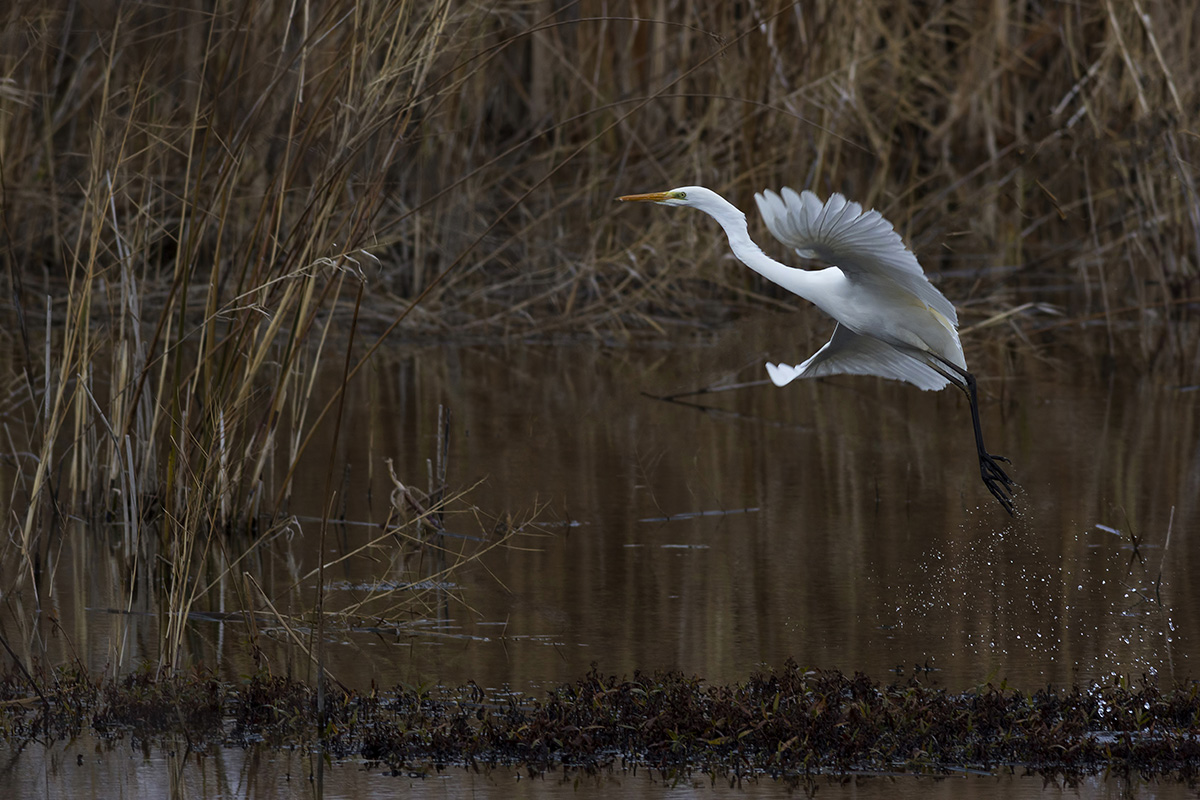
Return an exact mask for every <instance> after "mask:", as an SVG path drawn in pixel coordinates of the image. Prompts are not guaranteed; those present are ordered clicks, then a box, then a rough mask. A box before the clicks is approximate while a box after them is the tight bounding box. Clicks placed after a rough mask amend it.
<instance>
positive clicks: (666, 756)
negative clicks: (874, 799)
mask: <svg viewBox="0 0 1200 800" xmlns="http://www.w3.org/2000/svg"><path fill="white" fill-rule="evenodd" d="M56 686H57V688H56V690H55V691H54V692H53V693H52V695H51V696H50V697H48V698H44V700H43V701H42V702H41V703H39V702H32V701H35V700H36V698H32V697H30V696H28V695H27V694H26V693H24V692H20V691H17V692H14V689H16V688H17V687H16V686H15V685H14V683H13V682H12V681H11V680H10V681H9V682H7V683H6V684H4V687H5V691H4V695H5V696H4V697H3V698H0V700H2V701H3V702H0V727H2V729H3V733H4V735H5V737H7V738H8V739H9V740H13V741H17V742H22V743H24V742H28V741H31V740H43V741H44V740H47V739H64V738H74V737H77V736H79V735H80V733H82V732H83V731H85V730H87V729H90V730H91V732H92V733H93V734H94V735H96V736H98V737H101V738H102V739H110V740H115V739H121V738H129V739H132V740H134V741H137V742H142V743H143V746H145V744H151V743H155V742H162V743H164V744H166V745H168V746H172V747H178V746H179V745H180V744H181V743H184V742H186V745H187V748H188V750H189V751H195V752H201V753H202V752H204V751H205V750H207V749H208V748H210V747H213V746H222V745H232V746H238V747H252V746H262V745H265V746H269V747H287V748H294V747H310V748H315V747H316V746H317V744H318V742H319V743H320V747H321V749H322V750H323V752H325V753H328V754H330V755H332V756H334V757H335V758H339V759H344V760H350V761H357V762H360V763H364V764H365V765H366V766H367V767H368V768H369V769H376V770H383V771H387V772H391V773H392V774H398V775H425V774H428V773H430V772H432V771H433V770H437V771H442V770H445V769H447V768H455V767H457V768H463V767H465V768H474V769H476V770H478V769H480V768H481V767H496V766H507V767H518V768H521V769H525V770H528V771H529V773H530V774H540V773H543V772H546V771H549V770H556V769H563V770H564V771H569V770H580V771H583V772H587V773H595V772H597V771H603V770H611V769H614V768H615V769H625V770H628V769H632V770H637V769H638V768H639V767H646V768H649V769H651V770H657V771H659V772H660V773H661V774H662V776H663V778H664V779H667V780H670V779H675V780H679V779H683V778H687V777H691V776H693V775H697V774H698V775H707V776H709V777H710V778H711V779H712V780H713V781H718V780H720V781H729V782H734V781H743V780H759V779H763V778H773V779H778V780H785V781H789V782H793V783H795V782H799V781H801V780H803V779H812V778H815V777H817V776H822V775H835V776H836V775H844V774H848V773H865V774H900V773H907V774H914V775H943V774H947V773H954V772H960V773H961V772H962V771H964V770H966V771H980V770H985V771H990V770H994V769H997V768H1004V767H1013V766H1017V765H1021V766H1023V767H1025V768H1028V769H1030V770H1033V771H1035V772H1037V773H1039V774H1042V775H1044V776H1046V777H1047V778H1054V777H1058V776H1062V777H1064V778H1065V779H1066V780H1067V781H1071V780H1075V779H1078V778H1080V777H1083V776H1087V775H1093V774H1096V773H1099V772H1104V773H1108V774H1114V775H1126V776H1130V775H1132V776H1139V777H1141V778H1143V779H1150V778H1172V779H1178V780H1186V781H1189V782H1192V781H1195V780H1196V778H1197V776H1198V775H1200V738H1197V735H1196V731H1197V728H1200V696H1198V694H1197V688H1196V686H1195V685H1194V684H1193V685H1190V686H1180V687H1176V688H1174V689H1171V690H1160V689H1159V688H1158V687H1157V686H1156V685H1155V684H1154V683H1153V682H1149V683H1146V684H1145V685H1143V686H1141V687H1136V686H1133V685H1131V684H1128V683H1126V682H1125V681H1124V680H1114V681H1113V682H1112V683H1110V684H1107V685H1093V686H1090V687H1087V688H1085V689H1081V688H1075V689H1073V690H1071V691H1054V690H1050V689H1043V690H1038V691H1035V692H1029V693H1026V692H1022V691H1018V690H1014V689H1011V688H1007V687H1003V686H1001V687H996V686H992V685H990V684H989V685H986V686H980V687H977V688H976V689H974V690H971V691H967V692H962V693H958V694H954V693H949V692H946V691H945V690H943V689H936V688H931V687H929V686H925V685H923V684H921V683H920V682H918V681H916V680H915V679H914V680H912V681H910V682H909V683H907V684H902V685H892V686H883V685H880V684H878V683H876V682H874V681H872V680H870V679H868V678H866V677H865V676H862V675H855V676H853V677H851V676H847V675H843V674H841V673H839V672H817V671H811V670H804V669H801V668H799V667H798V666H797V665H796V664H795V663H788V664H787V665H785V666H784V667H783V668H782V669H781V670H779V671H774V672H769V673H763V674H756V675H753V676H751V677H750V678H749V679H748V680H746V681H745V682H743V683H739V684H736V685H730V686H710V685H707V684H705V683H703V682H702V681H700V680H699V679H697V678H688V677H685V676H684V675H682V674H679V673H667V674H659V675H654V676H648V675H641V674H638V675H634V676H633V678H631V679H618V678H616V677H613V676H607V675H603V674H601V673H599V672H598V671H596V670H595V669H593V670H592V672H591V673H589V674H588V675H587V676H585V677H583V678H581V679H579V680H577V681H575V682H573V683H571V684H567V685H563V686H559V687H557V688H555V689H553V690H551V691H550V692H548V693H547V694H546V696H544V697H532V696H526V695H522V694H519V693H514V692H510V691H503V692H485V691H484V690H483V689H481V688H480V687H478V686H475V685H472V686H468V687H464V688H462V689H460V690H457V691H439V692H433V693H431V692H429V691H426V690H422V689H412V688H399V687H398V688H396V689H394V690H392V691H388V692H372V693H369V694H359V693H355V692H334V691H330V692H328V695H327V697H328V704H327V707H326V709H325V711H324V714H323V716H322V715H319V714H318V710H317V709H318V700H317V696H316V693H315V692H314V691H313V690H312V689H311V688H310V687H309V686H307V685H306V684H302V683H299V682H296V681H294V680H290V679H286V678H279V677H271V676H269V675H266V674H259V675H256V676H254V677H253V678H251V679H249V680H247V681H245V682H243V683H239V684H237V685H232V686H226V685H222V684H221V683H220V682H219V681H216V680H214V679H213V678H212V677H211V676H206V675H203V674H193V675H179V674H177V675H173V676H169V677H166V678H162V679H156V678H155V676H153V675H152V674H150V673H146V672H138V673H134V674H131V675H129V676H127V677H125V678H123V679H121V680H119V681H115V680H114V681H107V682H105V683H103V684H102V685H96V684H93V683H91V682H89V681H87V680H83V679H81V677H80V676H79V675H77V674H74V673H69V672H64V673H61V674H60V675H59V676H58V679H57V681H56ZM322 718H323V720H324V721H323V723H322V722H319V721H318V720H319V719H322Z"/></svg>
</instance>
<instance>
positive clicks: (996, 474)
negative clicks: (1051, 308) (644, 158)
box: [618, 186, 1014, 514]
mask: <svg viewBox="0 0 1200 800" xmlns="http://www.w3.org/2000/svg"><path fill="white" fill-rule="evenodd" d="M618 199H619V200H623V201H641V202H651V203H660V204H662V205H666V206H690V207H692V208H698V209H700V210H701V211H703V212H704V213H705V214H708V215H709V216H710V217H712V218H713V219H715V220H716V221H717V222H719V223H720V224H721V227H722V228H724V229H725V235H726V236H727V237H729V246H730V247H731V248H732V249H733V254H734V255H735V256H737V257H738V259H739V260H741V262H742V263H743V264H745V265H746V266H748V267H750V269H752V270H754V271H755V272H757V273H758V274H759V275H762V276H763V277H764V278H766V279H767V280H769V281H772V282H773V283H777V284H779V285H780V286H782V287H783V288H784V289H787V290H788V291H790V292H795V293H796V294H798V295H799V296H801V297H803V298H804V299H805V300H808V301H809V302H810V303H812V304H814V305H815V306H817V307H818V308H820V309H821V310H822V311H824V312H825V313H826V314H828V315H829V316H831V317H833V318H834V319H835V320H837V326H836V327H835V328H834V329H833V337H832V338H831V339H830V340H829V341H828V342H826V343H825V346H824V347H822V348H821V349H820V350H818V351H817V352H816V353H814V354H813V355H811V356H810V357H809V358H808V360H807V361H805V362H804V363H802V364H797V365H795V366H789V365H787V364H767V373H768V374H769V375H770V376H771V380H772V382H774V384H775V385H776V386H784V385H785V384H787V383H790V382H791V381H793V380H795V379H796V378H813V377H817V376H820V375H836V374H840V373H849V374H853V375H878V376H880V377H883V378H891V379H893V380H900V381H908V382H909V383H911V384H914V385H915V386H918V387H920V388H921V389H926V390H928V389H942V388H944V387H945V386H946V385H947V384H951V383H952V384H954V385H955V386H957V387H958V388H959V389H961V390H962V391H963V392H964V393H965V394H966V396H967V400H968V401H969V402H970V404H971V422H972V424H973V425H974V427H975V449H976V451H977V452H978V455H979V473H980V475H981V476H982V477H983V483H984V485H985V486H987V488H988V491H990V492H991V493H992V495H993V496H994V497H995V498H996V499H997V500H999V501H1000V505H1002V506H1003V507H1004V510H1005V511H1007V512H1008V513H1009V514H1012V513H1013V504H1012V497H1011V495H1012V487H1013V485H1014V484H1013V482H1012V480H1011V479H1010V478H1009V477H1008V475H1007V474H1005V472H1004V470H1003V469H1002V468H1001V467H1000V465H999V463H997V462H999V461H1005V462H1007V461H1008V459H1007V458H1004V457H1003V456H997V455H992V454H991V453H989V452H988V451H987V449H986V448H985V447H984V445H983V433H982V431H981V430H980V427H979V399H978V395H977V393H976V388H975V376H974V375H972V374H971V373H970V372H968V371H967V361H966V359H965V358H964V357H963V349H962V344H961V343H960V342H959V340H958V314H957V313H956V312H955V310H954V306H953V305H951V304H950V301H949V300H947V299H946V297H945V295H943V294H942V293H941V292H939V291H938V290H937V289H936V288H934V286H933V284H931V283H930V282H929V279H928V278H926V277H925V273H924V271H923V270H922V269H921V265H920V264H919V263H917V258H916V256H914V255H913V254H912V251H910V250H909V249H908V248H907V247H905V246H904V242H903V241H901V239H900V234H898V233H896V231H895V230H894V229H893V228H892V224H891V223H890V222H888V221H887V220H886V219H884V218H883V216H882V215H881V214H880V213H879V212H878V211H867V212H865V213H864V212H863V210H862V206H860V205H859V204H858V203H853V202H849V201H847V200H846V198H844V197H842V195H840V194H834V195H832V196H831V197H830V198H829V200H828V201H827V202H825V203H822V202H821V201H820V200H819V199H817V196H816V195H814V194H813V193H812V192H808V191H805V192H802V193H800V194H796V192H794V191H793V190H791V189H784V190H783V191H782V193H781V194H775V193H774V192H772V191H769V190H768V191H764V192H761V193H759V194H756V195H754V199H755V201H757V203H758V210H759V212H760V213H761V214H762V217H763V220H765V221H766V223H767V228H768V229H769V230H770V231H771V233H772V234H773V235H774V236H775V238H776V239H778V240H779V241H781V242H783V243H784V244H785V245H787V246H788V247H790V248H792V249H793V250H795V251H796V252H797V253H798V254H799V255H800V256H801V257H803V258H816V259H820V260H822V261H824V262H826V263H828V264H832V265H834V266H830V267H827V268H825V269H818V270H806V269H796V268H793V267H788V266H785V265H783V264H780V263H779V262H778V261H775V260H774V259H772V258H770V257H768V256H767V255H766V254H765V253H763V251H762V250H760V249H759V247H758V245H756V244H755V243H754V242H753V241H751V239H750V235H749V233H748V232H747V229H746V215H745V214H743V213H742V212H741V211H739V210H738V209H737V208H736V207H735V206H734V205H733V204H731V203H730V202H729V201H727V200H726V199H725V198H723V197H721V196H720V195H719V194H717V193H716V192H714V191H712V190H710V189H705V188H704V187H703V186H684V187H682V188H679V189H672V190H671V191H669V192H652V193H650V194H631V195H625V196H624V197H620V198H618Z"/></svg>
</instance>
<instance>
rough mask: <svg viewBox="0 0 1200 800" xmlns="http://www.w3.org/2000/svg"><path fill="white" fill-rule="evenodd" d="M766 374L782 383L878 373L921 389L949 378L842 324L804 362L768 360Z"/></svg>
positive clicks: (935, 385) (936, 384) (943, 382)
mask: <svg viewBox="0 0 1200 800" xmlns="http://www.w3.org/2000/svg"><path fill="white" fill-rule="evenodd" d="M767 374H768V375H770V376H771V382H772V383H774V384H775V385H776V386H785V385H786V384H789V383H791V382H792V381H794V380H796V379H797V378H817V377H820V376H822V375H841V374H848V375H878V376H879V377H881V378H890V379H892V380H897V381H906V382H908V383H911V384H913V385H914V386H918V387H920V388H921V389H927V390H928V389H941V388H942V387H944V386H945V385H946V384H947V383H949V381H947V380H946V378H945V376H943V375H942V374H940V373H939V372H937V371H936V370H935V369H933V368H932V367H930V366H929V365H928V364H926V363H924V362H922V361H920V360H918V359H916V358H913V357H912V356H910V355H907V354H905V353H902V352H900V351H899V350H897V349H896V348H894V347H892V346H891V345H889V344H886V343H884V342H881V341H880V340H878V339H876V338H874V337H871V336H859V335H858V334H857V333H854V332H853V331H851V330H850V329H849V328H847V327H846V326H845V325H841V324H839V325H838V326H837V327H836V328H834V329H833V336H832V337H831V338H830V339H829V341H828V342H826V343H825V346H824V347H822V348H821V349H820V350H818V351H817V352H815V353H813V354H812V356H810V357H809V359H808V360H807V361H805V362H804V363H803V364H797V365H796V366H790V365H788V364H767Z"/></svg>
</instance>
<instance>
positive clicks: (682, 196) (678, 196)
mask: <svg viewBox="0 0 1200 800" xmlns="http://www.w3.org/2000/svg"><path fill="white" fill-rule="evenodd" d="M675 199H676V200H687V192H676V193H675Z"/></svg>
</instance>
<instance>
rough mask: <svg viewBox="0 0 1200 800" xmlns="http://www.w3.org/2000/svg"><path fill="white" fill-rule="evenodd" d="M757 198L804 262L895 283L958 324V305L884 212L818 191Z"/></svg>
mask: <svg viewBox="0 0 1200 800" xmlns="http://www.w3.org/2000/svg"><path fill="white" fill-rule="evenodd" d="M754 199H755V201H756V202H757V203H758V210H759V213H761V214H762V217H763V220H764V221H765V222H766V223H767V228H768V229H769V230H770V231H771V234H772V235H773V236H774V237H775V238H776V239H778V240H779V241H781V242H783V243H784V244H785V245H787V246H788V247H791V248H792V249H794V250H795V251H796V252H797V253H799V254H800V255H801V256H802V257H804V258H819V259H821V260H822V261H825V262H826V263H828V264H830V265H832V266H835V267H839V268H841V270H842V271H843V272H844V273H846V277H847V278H848V279H850V280H854V279H855V277H856V276H858V277H862V278H865V277H866V276H868V275H869V276H872V277H873V278H876V279H879V278H882V279H886V280H889V281H892V282H894V283H896V284H897V285H899V286H901V287H903V288H904V289H906V290H907V291H909V292H911V293H912V294H913V295H915V296H916V297H918V298H920V300H921V301H922V302H923V303H925V305H927V306H929V307H930V308H932V309H933V310H934V311H937V312H938V313H939V314H942V315H944V316H945V317H946V318H948V319H949V320H950V321H951V322H952V323H953V324H954V325H955V326H957V325H958V314H957V313H956V312H955V310H954V306H953V305H952V304H951V303H950V301H949V300H947V299H946V298H945V296H944V295H943V294H942V293H941V292H939V291H938V290H937V289H936V288H935V287H934V286H933V284H931V283H930V282H929V279H928V278H926V277H925V272H924V271H923V270H922V269H921V265H920V264H919V263H917V257H916V256H914V255H913V254H912V251H911V250H909V249H908V248H907V247H905V246H904V242H903V241H902V240H901V239H900V234H898V233H896V231H895V230H894V229H893V228H892V223H890V222H888V221H887V220H886V219H884V218H883V215H881V214H880V213H879V212H878V211H867V212H865V213H864V212H863V210H862V206H860V205H859V204H858V203H854V202H850V201H847V200H846V198H845V197H843V196H842V195H840V194H833V195H830V197H829V200H827V201H826V202H825V203H822V202H821V201H820V200H819V199H818V198H817V196H816V195H815V194H813V193H812V192H809V191H804V192H802V193H800V194H796V192H795V191H793V190H791V189H788V188H784V189H783V191H782V196H780V195H778V194H775V193H774V192H772V191H770V190H767V191H764V192H760V193H758V194H756V195H754ZM835 336H836V334H835Z"/></svg>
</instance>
